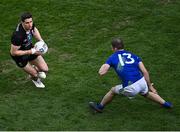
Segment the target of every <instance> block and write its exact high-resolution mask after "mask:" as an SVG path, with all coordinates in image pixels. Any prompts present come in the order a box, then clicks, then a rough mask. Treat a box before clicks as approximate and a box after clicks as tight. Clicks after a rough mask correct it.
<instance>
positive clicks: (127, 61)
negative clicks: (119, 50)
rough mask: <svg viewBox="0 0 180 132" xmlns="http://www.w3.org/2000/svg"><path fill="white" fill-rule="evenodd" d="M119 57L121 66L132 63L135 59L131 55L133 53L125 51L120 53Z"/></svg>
mask: <svg viewBox="0 0 180 132" xmlns="http://www.w3.org/2000/svg"><path fill="white" fill-rule="evenodd" d="M118 58H119V62H120V64H121V66H124V65H125V64H132V63H134V61H135V60H134V59H133V58H132V57H131V54H129V53H123V54H122V55H121V54H118ZM123 58H125V59H123Z"/></svg>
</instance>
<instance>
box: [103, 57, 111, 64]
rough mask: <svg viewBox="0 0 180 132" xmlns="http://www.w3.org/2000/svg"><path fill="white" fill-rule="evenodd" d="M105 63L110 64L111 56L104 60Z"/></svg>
mask: <svg viewBox="0 0 180 132" xmlns="http://www.w3.org/2000/svg"><path fill="white" fill-rule="evenodd" d="M105 64H108V65H110V66H112V58H111V56H110V57H109V58H108V59H107V60H106V62H105Z"/></svg>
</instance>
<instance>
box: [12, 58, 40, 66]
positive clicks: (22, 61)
mask: <svg viewBox="0 0 180 132" xmlns="http://www.w3.org/2000/svg"><path fill="white" fill-rule="evenodd" d="M11 57H12V59H13V60H14V61H15V62H16V64H17V66H19V67H21V68H23V67H25V66H26V65H27V63H28V62H29V61H32V60H35V59H36V58H37V57H38V56H37V55H22V56H12V55H11Z"/></svg>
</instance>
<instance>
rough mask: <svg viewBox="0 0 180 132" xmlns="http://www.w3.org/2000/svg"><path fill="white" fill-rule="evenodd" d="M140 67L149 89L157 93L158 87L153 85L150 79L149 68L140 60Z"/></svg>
mask: <svg viewBox="0 0 180 132" xmlns="http://www.w3.org/2000/svg"><path fill="white" fill-rule="evenodd" d="M139 68H140V70H141V72H142V73H143V76H144V78H145V80H146V82H147V85H148V87H149V90H150V91H152V92H153V93H157V91H156V89H155V88H154V87H153V85H152V83H151V81H150V77H149V73H148V71H147V69H146V68H145V66H144V64H143V62H139Z"/></svg>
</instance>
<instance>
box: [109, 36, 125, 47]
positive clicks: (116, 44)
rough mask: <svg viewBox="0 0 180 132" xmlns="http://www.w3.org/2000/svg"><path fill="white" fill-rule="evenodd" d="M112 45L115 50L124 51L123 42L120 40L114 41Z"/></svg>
mask: <svg viewBox="0 0 180 132" xmlns="http://www.w3.org/2000/svg"><path fill="white" fill-rule="evenodd" d="M111 44H112V47H113V48H117V49H124V44H123V40H122V39H120V38H115V39H113V40H112V43H111Z"/></svg>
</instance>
